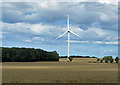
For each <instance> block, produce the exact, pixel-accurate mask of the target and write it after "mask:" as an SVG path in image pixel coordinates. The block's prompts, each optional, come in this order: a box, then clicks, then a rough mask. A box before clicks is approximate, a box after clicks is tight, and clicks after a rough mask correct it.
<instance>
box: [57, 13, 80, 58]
mask: <svg viewBox="0 0 120 85" xmlns="http://www.w3.org/2000/svg"><path fill="white" fill-rule="evenodd" d="M66 33H68V56H67V60H69V57H70V55H69V48H70V44H69V43H70V33H72V34H74V35H76V36H78V37H80V36H79V35H78V34H76V33H74V32H73V31H71V30H70V29H69V14H68V18H67V31H65V32H64V33H63V34H61V35H60V36H58V37H57V38H56V39H58V38H60V37H62V36H63V35H65V34H66Z"/></svg>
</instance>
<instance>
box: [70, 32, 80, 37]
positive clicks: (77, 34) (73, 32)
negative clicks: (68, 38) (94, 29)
mask: <svg viewBox="0 0 120 85" xmlns="http://www.w3.org/2000/svg"><path fill="white" fill-rule="evenodd" d="M70 33H73V34H74V35H76V36H78V37H80V36H79V35H78V34H76V33H74V32H73V31H70ZM80 38H81V37H80Z"/></svg>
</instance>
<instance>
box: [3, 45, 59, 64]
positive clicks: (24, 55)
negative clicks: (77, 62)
mask: <svg viewBox="0 0 120 85" xmlns="http://www.w3.org/2000/svg"><path fill="white" fill-rule="evenodd" d="M1 48H2V62H35V61H59V54H58V53H57V52H56V51H53V52H47V51H44V50H42V49H34V48H16V47H13V48H7V47H1Z"/></svg>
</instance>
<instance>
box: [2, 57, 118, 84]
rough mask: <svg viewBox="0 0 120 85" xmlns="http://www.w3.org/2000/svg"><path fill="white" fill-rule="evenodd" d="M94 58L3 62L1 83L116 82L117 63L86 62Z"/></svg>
mask: <svg viewBox="0 0 120 85" xmlns="http://www.w3.org/2000/svg"><path fill="white" fill-rule="evenodd" d="M90 60H91V61H96V59H84V58H81V59H77V58H76V59H74V60H73V61H72V62H66V59H60V62H5V63H2V83H117V82H118V64H116V63H113V64H110V63H109V64H106V63H88V61H90Z"/></svg>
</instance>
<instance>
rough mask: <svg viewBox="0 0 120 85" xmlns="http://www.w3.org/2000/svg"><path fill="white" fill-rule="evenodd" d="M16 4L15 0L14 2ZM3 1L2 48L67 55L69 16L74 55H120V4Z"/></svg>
mask: <svg viewBox="0 0 120 85" xmlns="http://www.w3.org/2000/svg"><path fill="white" fill-rule="evenodd" d="M13 1H14V0H13ZM115 1H116V2H113V0H106V2H104V1H103V0H98V2H94V0H93V1H92V2H87V1H86V2H47V1H45V2H43V1H42V2H3V3H2V5H1V6H0V7H2V16H0V18H1V21H0V23H1V24H2V34H3V35H2V36H0V38H1V39H2V46H4V47H29V48H41V49H44V50H47V51H54V50H55V51H57V52H58V53H59V54H60V55H67V34H66V35H64V36H63V37H61V38H60V39H58V40H55V38H56V37H58V36H59V35H60V34H62V33H64V32H65V31H66V30H67V14H68V13H69V15H70V30H72V31H73V32H75V33H77V34H78V35H80V36H81V38H79V37H77V36H75V35H73V34H71V37H70V39H71V41H70V55H89V56H97V57H103V56H106V55H112V56H114V57H116V56H118V45H117V44H118V2H117V0H115Z"/></svg>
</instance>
